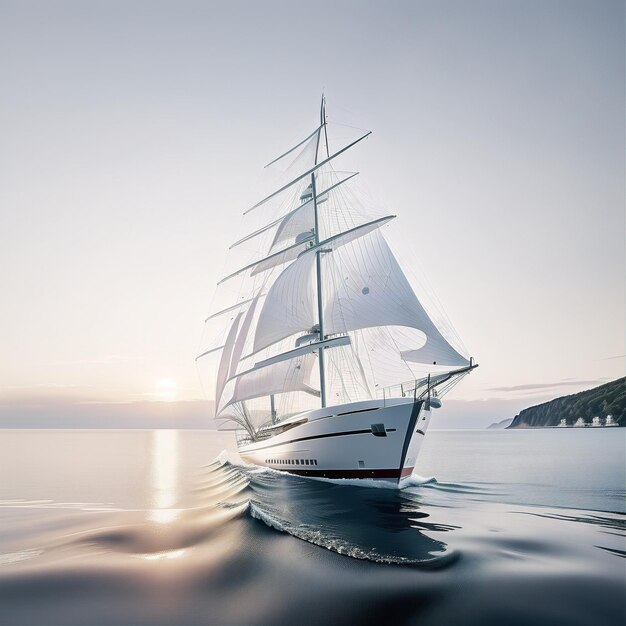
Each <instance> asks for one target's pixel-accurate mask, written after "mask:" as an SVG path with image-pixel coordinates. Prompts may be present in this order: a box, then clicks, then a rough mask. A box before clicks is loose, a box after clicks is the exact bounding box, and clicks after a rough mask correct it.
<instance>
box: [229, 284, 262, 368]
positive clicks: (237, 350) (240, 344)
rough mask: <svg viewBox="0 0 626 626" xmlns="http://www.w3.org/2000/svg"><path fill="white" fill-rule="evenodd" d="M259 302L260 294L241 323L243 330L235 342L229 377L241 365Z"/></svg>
mask: <svg viewBox="0 0 626 626" xmlns="http://www.w3.org/2000/svg"><path fill="white" fill-rule="evenodd" d="M257 302H258V296H257V297H256V298H255V299H254V300H253V301H252V304H251V305H250V308H249V309H248V311H247V312H246V317H245V318H244V320H243V322H242V324H241V330H240V331H239V334H238V335H237V341H236V342H235V345H234V347H233V351H232V355H231V357H230V369H229V372H228V376H229V377H231V376H234V375H235V373H236V372H237V367H238V366H239V361H240V360H241V355H242V354H243V348H244V346H245V345H246V339H247V338H248V333H249V332H250V325H251V324H252V318H253V317H254V311H255V309H256V304H257Z"/></svg>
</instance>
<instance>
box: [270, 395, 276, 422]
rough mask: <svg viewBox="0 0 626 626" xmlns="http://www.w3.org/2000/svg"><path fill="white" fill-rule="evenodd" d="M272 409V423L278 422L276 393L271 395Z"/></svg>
mask: <svg viewBox="0 0 626 626" xmlns="http://www.w3.org/2000/svg"><path fill="white" fill-rule="evenodd" d="M270 411H271V415H272V424H276V404H275V403H274V394H271V395H270Z"/></svg>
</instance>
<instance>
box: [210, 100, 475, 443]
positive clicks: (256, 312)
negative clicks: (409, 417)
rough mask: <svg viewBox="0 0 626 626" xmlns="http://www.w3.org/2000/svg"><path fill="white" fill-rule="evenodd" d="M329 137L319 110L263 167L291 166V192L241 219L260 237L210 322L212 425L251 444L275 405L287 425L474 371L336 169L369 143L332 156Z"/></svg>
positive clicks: (381, 217)
mask: <svg viewBox="0 0 626 626" xmlns="http://www.w3.org/2000/svg"><path fill="white" fill-rule="evenodd" d="M327 130H328V129H327V120H326V113H325V101H324V99H322V108H321V113H320V124H319V126H318V127H317V129H316V130H314V131H313V132H312V133H311V134H310V135H308V136H307V137H306V138H305V139H304V140H303V141H301V142H300V143H298V144H297V145H296V146H294V147H293V148H291V149H290V150H287V151H286V152H284V153H283V154H282V155H281V156H280V157H278V158H277V159H275V160H274V161H273V162H272V163H271V164H270V165H276V164H280V163H281V162H288V163H289V166H288V167H287V168H286V172H287V173H288V174H289V175H290V180H288V181H287V182H286V183H284V184H282V185H281V186H280V187H279V188H278V189H277V190H276V191H274V192H272V193H270V194H268V195H267V196H266V197H265V198H264V199H263V200H261V201H260V202H258V203H257V204H256V205H254V206H253V207H252V208H251V209H248V210H246V211H245V212H244V215H245V218H244V220H250V221H253V220H256V227H253V224H251V225H250V226H249V227H247V228H246V229H245V230H244V232H247V233H248V234H247V235H245V236H243V237H242V238H241V239H239V240H237V241H236V242H234V243H233V244H232V245H231V250H232V251H233V253H239V252H241V253H242V255H240V256H242V257H243V258H244V259H245V261H244V262H243V263H242V264H239V265H238V266H237V265H234V264H233V265H234V268H233V265H231V266H230V267H231V268H233V270H231V272H230V273H227V275H226V276H225V277H224V278H223V279H222V280H221V281H220V282H219V289H220V290H221V291H220V297H218V298H216V303H215V304H216V306H215V309H216V310H217V312H216V313H213V314H211V315H209V317H208V318H207V320H206V324H207V327H212V328H213V330H212V331H210V332H209V331H207V336H208V337H209V341H208V343H205V345H204V346H203V349H202V350H201V354H200V356H199V357H198V358H199V360H200V361H204V360H208V359H209V358H213V359H214V361H215V368H214V379H215V380H216V387H215V407H216V414H217V416H218V417H220V418H222V419H224V420H225V422H227V423H233V422H234V423H235V424H236V425H239V426H244V427H245V428H247V429H248V430H250V431H251V434H252V435H254V430H255V429H256V428H258V426H259V425H260V424H261V423H262V422H266V421H267V419H268V415H269V410H270V404H271V406H272V407H274V405H275V403H277V405H278V407H279V412H280V416H281V417H285V416H286V415H290V414H294V413H296V412H298V411H299V410H304V409H307V408H314V407H315V406H325V405H326V404H327V403H337V401H338V400H341V401H343V402H345V401H348V402H350V401H357V400H360V399H365V398H369V397H372V396H373V395H376V394H378V393H380V391H381V390H382V388H383V387H386V386H388V385H393V384H400V383H402V382H403V381H406V380H409V379H415V378H417V377H419V376H427V375H429V374H433V375H441V374H442V372H443V373H445V372H446V371H451V370H452V369H453V368H458V367H464V366H467V365H469V363H470V362H469V360H468V359H467V357H466V356H465V354H464V349H463V348H462V346H460V345H458V342H457V341H455V340H454V339H452V338H451V337H449V336H446V335H445V334H444V330H443V329H441V328H440V327H439V325H438V324H437V323H435V321H434V319H433V317H432V316H431V315H430V314H429V311H428V310H427V307H426V306H425V305H424V302H423V301H422V300H420V298H418V296H417V294H416V290H415V289H414V287H413V286H412V284H411V282H410V280H409V279H408V278H407V276H406V275H405V273H404V271H403V270H402V268H401V266H400V263H399V262H398V260H397V259H396V257H395V255H394V254H393V252H392V250H391V247H390V246H389V244H388V242H387V241H386V238H385V236H384V233H383V231H384V226H385V225H386V224H388V223H389V221H390V220H392V219H393V218H394V217H395V216H393V215H387V214H384V213H383V212H381V211H380V210H378V209H377V208H376V207H375V206H374V207H372V206H371V205H369V204H367V202H364V201H363V200H362V199H361V197H360V196H359V194H358V192H357V189H356V188H355V187H354V185H355V176H356V173H354V172H341V171H338V170H335V169H334V167H335V165H336V158H337V157H338V156H339V155H342V154H344V153H345V152H346V151H347V150H348V149H350V148H351V147H353V146H355V145H357V144H358V143H359V142H361V141H362V140H363V139H365V138H366V137H367V136H369V134H370V133H362V134H360V135H359V137H358V138H357V139H354V140H351V141H348V143H347V144H346V145H343V146H341V147H339V148H338V149H337V150H335V151H333V152H331V151H330V149H329V148H328V141H327ZM323 149H325V154H321V153H322V151H323ZM294 170H295V171H294ZM250 218H252V220H251V219H250ZM237 267H238V269H236V268H237Z"/></svg>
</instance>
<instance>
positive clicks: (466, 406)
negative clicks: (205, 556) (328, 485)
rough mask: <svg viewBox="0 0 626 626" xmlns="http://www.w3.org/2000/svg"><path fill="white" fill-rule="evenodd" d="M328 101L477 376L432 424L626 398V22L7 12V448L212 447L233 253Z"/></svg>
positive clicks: (549, 4)
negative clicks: (139, 430)
mask: <svg viewBox="0 0 626 626" xmlns="http://www.w3.org/2000/svg"><path fill="white" fill-rule="evenodd" d="M322 89H323V90H325V92H326V94H327V99H328V112H329V118H330V120H331V121H332V120H333V119H338V120H339V121H351V122H353V123H357V125H359V126H362V127H366V128H369V129H371V130H373V131H374V134H373V135H372V136H371V138H370V139H368V141H367V142H365V143H364V145H363V146H361V147H359V148H358V149H356V150H355V151H354V152H353V154H352V155H351V156H350V159H349V162H350V164H351V166H352V167H353V168H354V169H355V170H356V169H358V170H359V171H360V172H361V178H362V180H363V182H364V183H365V184H366V185H367V186H368V187H369V188H370V189H371V190H372V191H373V192H375V194H376V195H378V196H379V197H382V198H384V201H385V204H386V206H387V207H389V208H390V209H391V210H392V211H393V212H394V213H397V214H398V216H399V217H398V219H397V220H395V222H394V223H393V224H392V225H391V226H390V227H389V228H388V230H387V233H388V234H389V235H390V237H391V239H392V240H393V241H394V242H395V243H396V244H397V245H398V247H399V249H400V251H401V253H402V257H403V258H405V259H406V258H411V256H412V255H414V256H415V258H416V259H417V261H418V262H419V266H420V267H422V268H425V269H426V271H427V274H428V279H429V281H430V283H431V284H432V285H433V287H434V289H435V291H436V292H437V294H438V296H439V299H440V300H441V302H442V303H443V305H444V307H445V309H446V311H447V313H448V315H449V317H450V318H451V320H452V322H453V323H454V325H455V327H456V328H457V330H458V332H459V334H460V336H461V337H462V338H463V340H464V343H465V344H466V345H467V346H468V348H469V349H470V351H471V353H472V354H473V355H474V356H475V357H476V358H477V359H478V361H479V362H480V368H479V369H478V370H477V371H476V372H475V373H474V374H473V375H472V376H471V377H469V378H467V379H466V380H464V381H463V383H462V384H461V385H459V386H458V387H457V388H456V389H455V390H454V392H453V393H452V394H451V395H450V399H451V400H453V401H454V402H452V401H451V402H450V404H449V406H450V407H451V408H450V412H449V413H448V416H447V418H444V419H443V420H442V422H441V424H443V425H445V424H452V423H453V422H454V420H457V422H459V423H461V420H462V417H463V415H465V414H467V415H470V416H476V417H475V419H474V421H471V419H470V421H469V422H468V423H475V424H482V423H485V421H486V422H487V423H488V422H490V421H493V420H495V419H501V418H504V417H508V416H512V415H513V414H514V413H515V412H516V411H517V410H518V409H520V408H523V407H525V406H528V405H530V404H534V403H536V402H537V401H539V400H542V399H549V398H552V397H555V396H557V395H563V394H564V393H570V392H573V391H578V390H580V389H584V388H588V387H592V386H595V385H596V384H599V383H600V382H602V381H603V380H604V379H612V378H616V377H618V376H622V375H624V359H623V354H624V314H625V311H624V147H625V146H624V3H623V2H618V1H615V2H614V1H603V0H593V1H591V0H588V1H582V2H579V1H575V0H567V1H551V0H538V1H532V0H525V1H512V0H494V1H482V0H475V1H470V0H463V1H459V2H453V1H441V0H437V1H435V0H431V1H428V2H420V1H418V0H412V1H410V2H399V1H395V2H383V1H378V2H365V1H358V2H351V1H345V0H340V1H337V0H335V1H334V2H324V1H320V2H316V3H309V2H294V1H293V0H292V1H290V2H267V1H257V2H252V1H248V2H233V1H229V2H209V1H203V2H192V1H184V0H176V1H168V2H159V1H154V0H149V1H148V0H146V1H129V0H123V1H121V0H120V1H114V0H107V1H94V0H90V1H86V2H85V1H83V0H81V1H75V2H69V1H68V2H64V1H55V0H43V1H29V0H19V1H7V0H0V90H1V97H0V125H1V129H0V137H1V140H0V172H1V174H0V176H1V184H0V287H1V290H2V300H1V301H0V357H1V358H0V425H2V424H11V425H16V424H18V423H22V422H20V420H24V422H23V423H27V422H28V420H35V421H36V420H37V419H39V420H44V422H45V423H50V425H56V424H58V423H60V422H59V419H60V418H59V416H62V415H69V414H71V415H72V416H74V419H75V420H76V423H77V424H81V423H84V424H85V425H89V424H91V423H92V422H93V420H95V422H93V423H102V422H101V421H98V420H106V419H107V417H106V416H107V415H109V416H110V419H111V420H113V419H114V418H115V419H118V420H120V419H121V422H120V423H121V424H124V421H123V415H125V414H130V413H129V411H128V408H129V407H128V406H127V404H126V403H129V402H134V403H137V404H135V405H134V406H133V411H132V414H133V418H132V419H130V418H129V422H128V425H131V426H136V425H137V424H145V425H147V426H150V425H151V424H152V423H156V422H151V421H150V420H151V417H150V416H151V415H156V414H158V415H159V416H160V417H159V420H161V421H159V422H158V424H159V425H163V424H170V423H171V425H173V426H175V425H176V424H181V425H184V424H187V423H192V422H193V424H194V425H198V424H201V423H202V408H201V407H202V405H199V404H198V403H197V402H192V401H195V400H198V399H200V398H201V397H202V395H201V391H200V386H199V383H198V378H197V373H196V368H195V363H194V357H195V355H196V351H197V348H198V345H199V341H200V336H201V332H202V324H203V320H204V317H205V315H206V312H207V309H208V306H209V303H210V299H211V295H212V292H213V289H214V286H215V283H216V281H217V280H218V278H219V277H220V275H221V274H222V269H223V255H224V252H225V248H226V244H227V242H231V241H233V240H235V239H236V238H237V236H239V235H241V233H240V232H239V226H240V215H241V211H242V210H243V209H244V208H246V207H248V206H250V204H251V203H253V201H254V200H256V199H258V198H257V197H256V196H255V193H256V191H257V189H258V181H259V177H260V174H261V168H262V166H263V165H264V164H265V163H266V162H267V161H268V160H270V159H271V158H272V157H274V156H277V155H278V154H280V153H281V152H282V151H283V150H285V149H286V148H287V147H289V146H290V145H293V143H294V142H295V141H297V140H299V139H301V138H302V137H303V136H305V135H306V134H308V132H310V131H311V130H312V129H313V128H314V127H315V125H316V122H317V116H318V104H319V97H320V93H321V91H322ZM155 400H158V401H177V402H178V403H177V404H174V403H172V404H171V405H170V406H169V407H168V408H165V407H163V406H159V407H158V410H155V408H154V407H153V406H151V405H150V404H148V402H149V401H155ZM181 401H188V402H186V403H183V402H181ZM109 403H110V404H109ZM103 405H107V406H103ZM442 415H445V413H444V412H443V411H442ZM120 416H122V417H120ZM446 419H448V420H449V421H448V422H446V421H445V420H446ZM46 420H49V422H47V421H46ZM90 420H92V421H90ZM133 420H134V421H133ZM137 420H139V421H137ZM142 420H145V421H142ZM168 420H169V421H168ZM185 420H187V422H185ZM450 420H451V421H450ZM457 422H454V423H455V424H456V423H457ZM28 423H29V424H30V422H28Z"/></svg>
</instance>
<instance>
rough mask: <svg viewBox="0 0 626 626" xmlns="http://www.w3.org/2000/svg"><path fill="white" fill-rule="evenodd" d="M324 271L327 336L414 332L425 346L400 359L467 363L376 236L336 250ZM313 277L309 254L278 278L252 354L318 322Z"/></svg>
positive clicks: (271, 290) (313, 266)
mask: <svg viewBox="0 0 626 626" xmlns="http://www.w3.org/2000/svg"><path fill="white" fill-rule="evenodd" d="M320 245H322V244H320ZM324 268H325V272H326V274H327V275H326V278H325V286H326V287H327V288H326V289H325V290H324V292H325V294H326V299H325V303H324V328H325V332H326V334H328V335H334V334H339V333H348V332H351V331H355V330H359V329H362V328H372V327H379V326H403V327H408V328H414V329H416V330H418V331H420V333H423V335H424V337H425V340H426V341H425V343H424V341H420V342H419V343H417V344H414V345H413V346H411V348H412V349H407V350H405V351H404V352H403V354H402V359H403V360H409V361H417V362H421V363H432V362H433V361H436V362H437V364H439V365H455V366H456V365H467V364H468V361H467V359H466V358H465V357H464V356H462V355H461V354H459V353H458V352H457V351H456V350H455V349H454V348H453V347H452V346H451V345H450V344H449V343H448V341H447V340H446V339H445V338H444V337H443V335H442V334H441V333H440V331H439V330H438V329H437V327H436V326H435V324H434V323H433V322H432V320H431V319H430V317H429V316H428V314H427V312H426V311H425V309H424V307H423V306H422V305H421V303H420V301H419V300H418V298H417V296H416V295H415V292H414V291H413V289H412V287H411V285H410V284H409V282H408V280H407V279H406V276H405V275H404V273H403V271H402V269H401V268H400V266H399V265H398V262H397V260H396V258H395V257H394V255H393V253H392V252H391V249H390V248H389V246H388V244H387V242H386V241H385V239H384V237H383V236H382V235H381V234H380V233H379V232H371V233H368V234H366V235H365V236H363V237H361V238H359V239H358V240H353V241H352V242H348V243H347V244H346V245H344V246H339V247H337V248H336V249H335V250H334V252H333V253H332V254H330V255H327V256H325V258H324ZM314 274H315V256H314V255H313V254H309V253H308V250H307V252H306V253H304V254H302V255H301V256H300V258H299V259H298V260H297V261H296V262H295V263H293V264H292V265H290V266H289V267H288V268H287V269H286V270H284V271H283V272H282V273H281V275H280V276H279V277H278V278H277V279H276V281H275V282H274V284H273V285H272V287H271V288H270V290H269V291H268V294H267V297H266V299H265V302H264V304H263V308H262V309H261V314H260V315H259V320H258V323H257V327H256V331H255V337H254V348H253V349H254V351H255V352H256V351H258V350H261V349H263V348H265V347H267V346H270V345H272V344H273V343H276V342H277V341H280V340H282V339H285V338H286V337H289V336H291V335H294V334H296V333H298V332H305V331H307V330H309V329H311V328H312V327H313V326H314V325H315V324H316V323H317V309H316V303H315V299H314V296H313V283H314ZM396 352H398V353H399V350H396Z"/></svg>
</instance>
